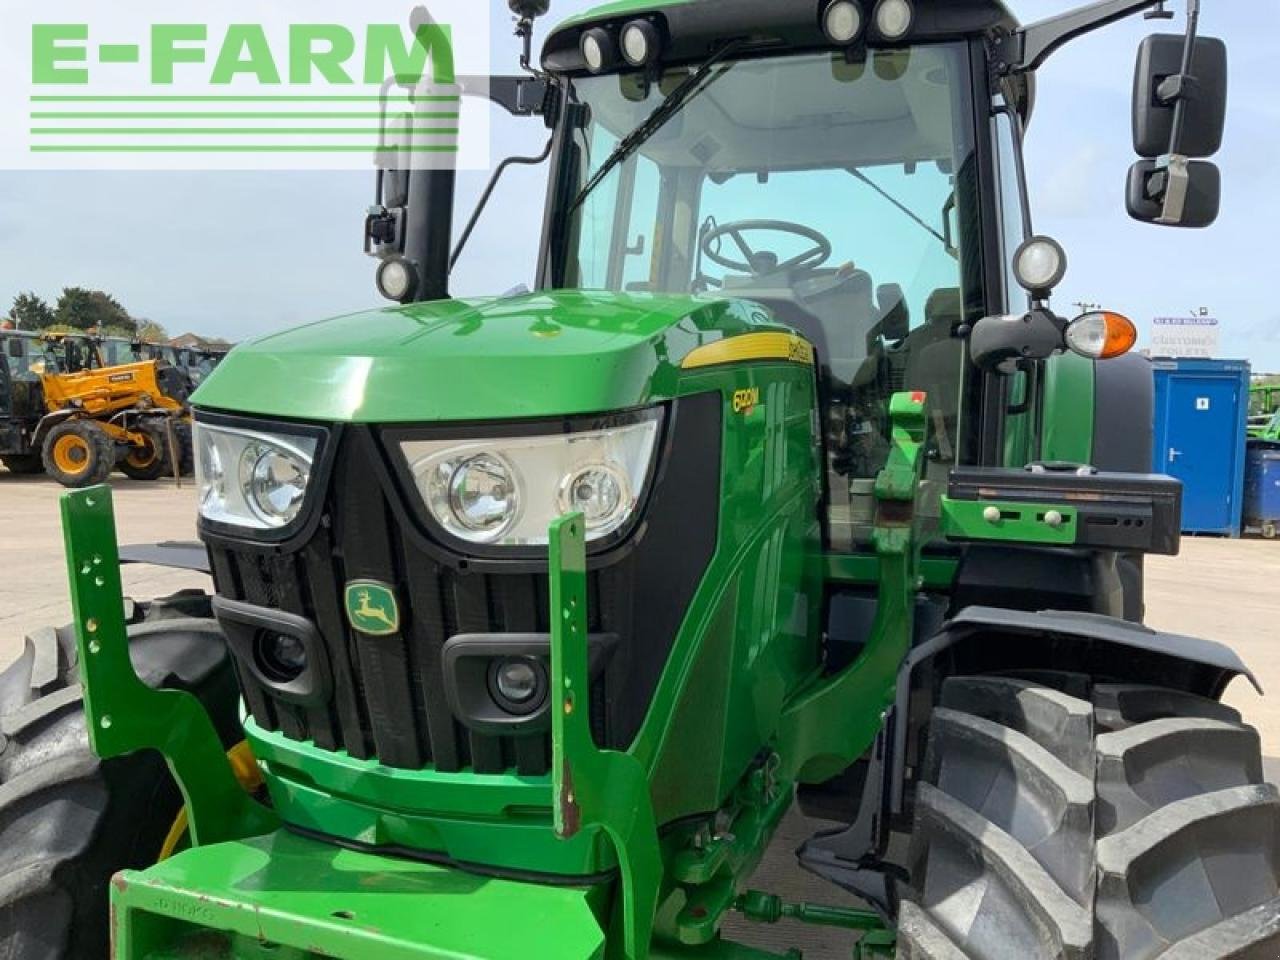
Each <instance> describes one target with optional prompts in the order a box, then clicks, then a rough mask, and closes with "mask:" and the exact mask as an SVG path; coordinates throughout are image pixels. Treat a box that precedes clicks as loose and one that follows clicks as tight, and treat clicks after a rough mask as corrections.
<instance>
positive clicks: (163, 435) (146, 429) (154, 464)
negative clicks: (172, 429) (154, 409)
mask: <svg viewBox="0 0 1280 960" xmlns="http://www.w3.org/2000/svg"><path fill="white" fill-rule="evenodd" d="M134 432H135V433H138V434H140V435H141V436H142V438H143V443H142V446H140V447H130V448H129V449H128V450H127V451H126V452H125V454H124V455H123V456H122V457H121V458H120V462H119V463H117V464H116V466H117V467H119V468H120V472H121V473H123V474H124V475H125V476H126V477H128V478H129V479H130V480H159V479H160V478H161V477H163V476H165V475H166V474H170V473H172V472H173V466H172V463H173V461H172V459H171V455H170V452H169V432H168V431H167V430H165V428H164V423H163V422H161V421H159V420H145V421H143V422H142V423H140V424H139V425H138V427H137V429H136V430H135V431H134Z"/></svg>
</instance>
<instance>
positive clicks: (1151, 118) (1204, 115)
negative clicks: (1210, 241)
mask: <svg viewBox="0 0 1280 960" xmlns="http://www.w3.org/2000/svg"><path fill="white" fill-rule="evenodd" d="M1188 49H1189V50H1190V57H1189V58H1188V56H1187V54H1188ZM1184 61H1185V62H1184ZM1179 117H1180V120H1179ZM1226 117H1227V47H1226V44H1224V43H1223V42H1222V41H1221V40H1219V39H1217V38H1215V37H1198V38H1196V39H1195V40H1194V42H1193V43H1192V44H1191V46H1190V47H1189V48H1188V39H1187V38H1186V37H1183V36H1180V35H1177V34H1155V35H1153V36H1150V37H1147V38H1146V39H1145V40H1144V41H1143V42H1142V46H1141V47H1139V48H1138V64H1137V68H1136V70H1135V72H1134V82H1133V148H1134V150H1135V151H1136V152H1137V153H1138V155H1139V156H1141V157H1144V158H1145V159H1144V160H1140V161H1139V162H1138V163H1136V164H1134V165H1133V167H1131V168H1130V170H1129V180H1128V185H1127V188H1126V206H1127V207H1128V210H1129V215H1130V216H1131V217H1133V218H1134V219H1135V220H1139V221H1141V222H1143V223H1156V224H1160V225H1162V226H1169V227H1189V228H1201V227H1207V226H1209V225H1210V224H1212V223H1213V222H1214V221H1215V220H1217V219H1218V211H1219V209H1220V207H1221V200H1222V174H1221V172H1220V171H1219V170H1218V168H1217V167H1216V166H1214V165H1213V164H1212V163H1208V162H1205V159H1204V158H1206V157H1211V156H1213V155H1214V154H1215V153H1217V152H1218V150H1219V149H1221V147H1222V134H1223V130H1224V129H1225V126H1226ZM1175 130H1176V132H1175Z"/></svg>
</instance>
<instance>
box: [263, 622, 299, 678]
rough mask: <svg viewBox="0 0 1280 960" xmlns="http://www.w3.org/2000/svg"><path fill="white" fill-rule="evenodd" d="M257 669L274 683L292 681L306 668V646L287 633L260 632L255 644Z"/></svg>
mask: <svg viewBox="0 0 1280 960" xmlns="http://www.w3.org/2000/svg"><path fill="white" fill-rule="evenodd" d="M255 646H256V647H257V650H256V651H255V652H256V654H257V656H256V657H255V659H256V660H257V663H258V669H259V670H261V671H262V673H263V675H264V676H266V677H267V679H268V680H271V681H272V682H274V683H285V684H287V683H293V681H295V680H297V679H298V678H299V677H300V676H302V675H303V674H304V673H305V672H306V670H307V648H306V646H305V645H304V644H303V642H302V641H301V640H299V639H298V638H297V637H294V636H290V635H289V634H287V633H277V634H272V633H266V632H264V633H262V634H260V635H259V636H258V641H257V643H256V645H255Z"/></svg>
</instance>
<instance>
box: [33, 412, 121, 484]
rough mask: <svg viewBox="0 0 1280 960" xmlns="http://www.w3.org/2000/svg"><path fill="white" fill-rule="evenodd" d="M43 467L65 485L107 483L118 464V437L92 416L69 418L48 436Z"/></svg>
mask: <svg viewBox="0 0 1280 960" xmlns="http://www.w3.org/2000/svg"><path fill="white" fill-rule="evenodd" d="M41 459H42V460H43V462H44V469H45V471H46V472H47V473H48V474H49V476H51V477H53V478H54V479H55V480H57V481H58V482H59V483H60V484H62V485H63V486H64V487H71V488H72V489H78V488H81V487H92V486H94V485H96V484H99V483H106V482H107V478H108V477H110V476H111V471H112V470H114V469H115V465H116V445H115V441H113V440H112V439H111V437H110V436H108V435H107V432H106V431H105V430H103V429H102V428H101V427H99V426H98V425H97V424H96V423H94V422H93V421H92V420H68V421H66V422H65V423H60V424H58V425H57V426H56V427H54V428H53V429H52V430H50V431H49V435H48V436H47V437H45V440H44V448H43V450H42V451H41Z"/></svg>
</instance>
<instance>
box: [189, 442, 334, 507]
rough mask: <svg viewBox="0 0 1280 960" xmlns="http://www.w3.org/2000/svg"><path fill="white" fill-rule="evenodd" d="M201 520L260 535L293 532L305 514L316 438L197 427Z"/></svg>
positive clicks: (196, 443) (197, 465)
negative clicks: (260, 532)
mask: <svg viewBox="0 0 1280 960" xmlns="http://www.w3.org/2000/svg"><path fill="white" fill-rule="evenodd" d="M193 439H194V441H195V452H196V484H197V487H198V490H199V502H200V516H202V517H203V518H204V519H205V520H209V521H212V522H214V523H225V524H229V525H231V526H236V527H250V528H252V529H255V530H276V529H279V528H281V527H287V526H288V525H289V524H290V523H292V522H293V521H294V520H296V519H297V518H298V514H299V513H301V512H302V503H303V500H304V499H305V497H306V492H307V484H308V483H309V482H310V480H311V467H312V463H313V461H314V459H315V454H316V446H317V441H316V438H315V437H304V436H286V435H284V434H275V433H266V432H261V431H256V430H241V429H238V428H234V427H221V426H213V425H211V424H205V423H196V424H195V428H194V432H193Z"/></svg>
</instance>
